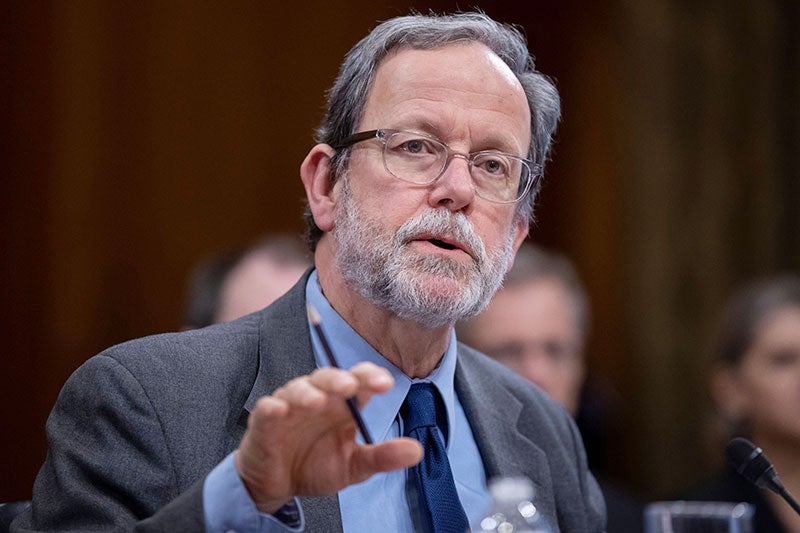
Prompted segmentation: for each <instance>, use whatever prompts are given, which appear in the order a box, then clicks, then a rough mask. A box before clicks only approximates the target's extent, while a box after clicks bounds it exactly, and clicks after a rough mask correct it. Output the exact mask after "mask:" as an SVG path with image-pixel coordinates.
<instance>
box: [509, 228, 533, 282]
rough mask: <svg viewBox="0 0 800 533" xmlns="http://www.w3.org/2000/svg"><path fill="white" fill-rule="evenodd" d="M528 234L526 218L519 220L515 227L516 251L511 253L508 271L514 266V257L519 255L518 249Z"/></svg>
mask: <svg viewBox="0 0 800 533" xmlns="http://www.w3.org/2000/svg"><path fill="white" fill-rule="evenodd" d="M527 236H528V224H527V223H526V222H525V221H524V220H518V221H517V223H516V227H515V228H514V253H513V254H511V258H510V259H509V260H508V264H507V265H506V273H508V271H509V270H511V267H512V266H514V257H516V255H517V250H519V247H520V246H522V243H523V242H524V241H525V238H526V237H527Z"/></svg>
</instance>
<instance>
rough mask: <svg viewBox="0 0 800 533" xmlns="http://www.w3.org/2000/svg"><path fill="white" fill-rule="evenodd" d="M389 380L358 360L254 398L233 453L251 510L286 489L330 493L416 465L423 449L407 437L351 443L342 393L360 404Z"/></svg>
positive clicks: (271, 508) (273, 502)
mask: <svg viewBox="0 0 800 533" xmlns="http://www.w3.org/2000/svg"><path fill="white" fill-rule="evenodd" d="M392 385H393V380H392V377H391V375H390V374H389V373H388V372H387V371H386V370H384V369H382V368H380V367H378V366H376V365H373V364H371V363H360V364H358V365H356V366H354V367H353V368H352V369H350V370H349V371H346V370H339V369H336V368H321V369H317V370H315V371H314V372H313V373H311V374H309V375H307V376H302V377H299V378H296V379H293V380H292V381H290V382H288V383H287V384H286V385H284V386H283V387H281V388H279V389H278V390H276V391H275V392H274V394H272V396H264V397H262V398H260V399H259V400H258V402H256V405H255V407H254V408H253V411H252V412H251V413H250V418H249V419H248V423H247V431H246V432H245V435H244V438H242V442H241V443H240V445H239V449H238V450H237V453H236V457H235V465H236V470H237V471H238V473H239V476H240V477H241V479H242V481H243V482H244V485H245V487H247V490H248V492H249V493H250V496H251V497H252V498H253V501H255V503H256V506H257V507H258V509H259V510H260V511H262V512H266V513H273V512H275V511H276V510H278V509H279V508H280V507H281V506H283V505H284V504H285V503H286V502H287V501H289V500H290V499H291V498H292V497H293V496H321V495H327V494H333V493H335V492H337V491H339V490H341V489H343V488H344V487H347V486H348V485H352V484H354V483H360V482H361V481H364V480H365V479H367V478H369V477H370V476H372V475H373V474H376V473H378V472H388V471H391V470H397V469H400V468H408V467H409V466H412V465H415V464H417V463H418V462H419V461H420V460H421V459H422V453H423V452H422V447H421V446H420V444H419V442H417V441H416V440H414V439H409V438H404V437H401V438H398V439H393V440H390V441H387V442H384V443H381V444H373V445H359V444H357V443H356V442H355V432H356V424H355V422H354V421H353V419H352V417H351V415H350V412H349V411H348V409H347V405H346V403H345V399H346V398H349V397H352V396H355V397H356V398H357V400H358V404H359V405H365V404H366V403H367V402H368V401H369V399H370V398H371V397H372V395H373V394H380V393H383V392H386V391H388V390H389V389H391V387H392Z"/></svg>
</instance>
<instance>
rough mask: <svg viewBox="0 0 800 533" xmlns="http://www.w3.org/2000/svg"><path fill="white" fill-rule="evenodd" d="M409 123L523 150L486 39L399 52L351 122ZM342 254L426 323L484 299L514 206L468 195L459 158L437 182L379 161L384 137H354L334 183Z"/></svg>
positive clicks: (503, 259)
mask: <svg viewBox="0 0 800 533" xmlns="http://www.w3.org/2000/svg"><path fill="white" fill-rule="evenodd" d="M379 128H383V129H398V130H410V131H416V132H421V133H425V134H428V135H433V136H435V137H437V138H438V139H440V140H441V141H443V142H445V143H446V144H447V145H448V146H449V147H450V148H451V149H452V150H454V151H457V152H460V153H464V154H466V153H469V152H474V151H479V150H497V151H502V152H507V153H511V154H514V155H519V156H525V155H526V154H527V150H528V146H529V139H530V137H529V135H530V113H529V110H528V104H527V100H526V98H525V94H524V92H523V90H522V87H521V86H520V84H519V82H518V81H517V79H516V78H515V77H514V75H513V74H512V73H511V72H510V70H509V69H508V67H507V66H506V65H505V64H503V63H502V61H500V59H499V58H497V56H495V55H494V54H492V53H491V52H490V51H489V50H488V49H487V48H485V47H484V46H483V45H478V44H474V43H472V44H457V45H450V46H446V47H443V48H439V49H436V50H430V51H420V50H402V51H400V52H397V53H394V54H392V55H390V56H389V57H388V58H387V59H385V60H384V61H383V63H382V64H381V66H380V67H379V68H378V71H377V74H376V78H375V83H374V85H373V88H372V91H371V93H370V96H369V98H368V100H367V103H366V107H365V111H364V117H363V119H362V121H361V124H360V127H359V130H361V131H363V130H369V129H379ZM336 189H337V190H336V197H337V210H336V223H335V227H334V232H333V233H334V236H335V238H336V241H337V243H338V251H337V259H338V264H339V266H340V268H341V269H342V271H343V272H344V275H345V277H346V278H347V279H348V280H349V281H350V282H351V283H352V284H354V286H355V287H356V288H357V289H358V290H359V291H360V292H361V293H362V294H363V295H364V296H366V297H367V298H369V299H371V300H372V301H374V302H376V303H378V304H379V305H381V306H383V307H387V308H389V309H390V310H392V311H393V312H395V313H397V314H398V315H400V316H401V317H404V318H410V319H413V320H416V321H418V322H420V323H423V324H426V325H429V326H431V327H438V326H442V325H446V324H452V323H453V322H455V321H456V320H458V319H460V318H464V317H467V316H471V315H473V314H474V313H476V312H478V311H479V310H480V309H482V308H483V307H484V306H485V304H486V303H487V302H488V300H489V298H490V297H491V295H492V294H493V293H494V291H495V290H496V288H497V287H498V286H499V284H500V282H501V280H502V277H503V275H504V273H505V271H506V270H507V268H508V266H509V264H510V261H511V258H512V257H513V253H514V251H515V250H516V247H517V246H518V244H519V242H521V240H522V238H524V236H525V234H526V230H527V229H526V228H525V227H524V225H523V224H521V223H518V222H516V221H515V218H514V213H515V209H516V206H515V205H514V204H496V203H491V202H489V201H486V200H484V199H482V198H479V197H477V196H476V195H475V191H474V188H473V182H472V179H471V176H470V173H469V169H468V165H467V163H466V161H464V160H463V159H461V158H455V159H453V160H452V161H451V163H450V165H449V166H448V167H447V170H446V171H445V172H444V174H443V175H442V176H441V177H440V178H439V179H438V180H437V181H435V182H434V183H432V184H428V185H415V184H412V183H407V182H404V181H400V180H398V179H397V178H395V177H393V176H392V175H391V174H389V173H388V171H386V169H385V168H384V166H383V160H382V157H381V143H380V142H379V141H367V142H363V143H359V144H357V145H355V146H354V147H353V151H352V154H351V159H350V165H349V169H348V173H347V177H346V178H345V179H342V180H340V181H339V182H338V183H337V185H336Z"/></svg>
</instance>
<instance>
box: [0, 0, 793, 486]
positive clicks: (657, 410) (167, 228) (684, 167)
mask: <svg viewBox="0 0 800 533" xmlns="http://www.w3.org/2000/svg"><path fill="white" fill-rule="evenodd" d="M457 5H459V4H456V3H454V2H445V1H438V2H437V1H431V2H413V1H412V2H411V3H409V4H405V3H403V4H400V3H398V2H396V1H375V0H371V1H365V0H352V1H349V2H343V1H327V2H291V3H280V5H278V3H273V2H258V1H252V2H245V1H235V2H193V1H188V0H184V1H177V0H176V1H165V2H155V1H145V2H122V1H120V2H106V1H100V0H96V1H75V2H61V1H55V0H53V1H43V2H27V1H17V2H5V3H3V4H2V6H1V7H0V39H1V41H0V73H1V74H0V79H1V80H2V82H1V83H2V85H0V135H2V143H1V144H0V146H1V147H2V153H1V155H2V160H1V162H0V163H1V166H0V183H1V185H0V202H1V203H0V216H2V219H0V223H1V224H2V225H1V226H0V228H2V231H0V238H2V242H1V243H0V244H1V246H2V262H0V298H1V299H0V313H2V314H1V315H0V328H1V329H0V336H1V337H0V339H2V341H0V342H2V346H3V349H2V355H0V364H1V365H2V366H1V367H0V376H2V377H1V378H0V379H2V382H0V409H2V412H0V465H1V466H0V501H3V500H13V499H27V498H29V497H30V490H31V485H32V483H33V479H34V477H35V474H36V471H37V469H38V467H39V465H40V464H41V462H42V460H43V459H44V454H45V442H44V422H45V419H46V417H47V413H48V412H49V410H50V408H51V407H52V404H53V402H54V401H55V398H56V395H57V393H58V391H59V389H60V387H61V385H62V384H63V382H64V381H65V379H66V378H67V377H68V375H69V374H70V373H71V372H72V371H73V370H74V369H75V368H76V367H77V366H78V365H80V364H81V363H82V362H83V361H84V360H86V359H87V358H88V357H90V356H91V355H93V354H94V353H96V352H98V351H100V350H101V349H103V348H105V347H107V346H109V345H111V344H114V343H117V342H121V341H124V340H127V339H130V338H133V337H137V336H142V335H147V334H151V333H157V332H162V331H168V330H175V329H178V328H179V327H180V325H181V313H182V300H183V295H184V289H185V282H186V277H187V275H188V273H189V270H190V268H191V266H192V265H193V264H194V263H195V262H196V261H198V260H199V259H201V258H203V257H205V256H206V255H207V254H209V253H212V252H215V251H217V250H220V249H223V248H228V247H231V246H237V245H243V244H247V243H249V242H251V241H252V240H253V239H255V238H256V237H258V236H260V235H262V234H263V233H265V232H268V231H289V232H294V233H298V234H299V233H301V232H302V230H303V224H302V220H301V212H302V206H303V190H302V187H301V184H300V180H299V177H298V176H299V173H298V168H299V165H300V162H301V161H302V159H303V157H304V156H305V154H306V152H307V151H308V149H309V148H310V147H311V146H312V142H313V141H312V131H313V128H314V127H315V126H316V124H317V122H318V121H319V120H320V118H321V114H322V106H323V95H324V91H325V90H326V88H327V87H328V86H329V85H330V83H331V82H332V80H333V78H334V77H335V75H336V73H337V70H338V66H339V63H340V61H341V58H342V56H343V54H344V53H345V52H346V50H347V49H348V48H349V47H350V46H351V45H352V44H354V42H355V41H356V40H357V39H359V38H361V37H362V36H363V35H365V34H366V33H367V31H368V30H369V29H371V28H372V27H373V26H374V25H375V24H376V22H377V21H379V20H384V19H386V18H389V17H392V16H395V15H401V14H406V13H407V12H408V11H409V8H411V7H414V8H416V9H418V10H420V11H427V10H428V9H429V8H432V9H435V10H436V11H443V10H444V11H451V10H453V9H454V8H455V7H456V6H457ZM798 5H800V4H798V3H797V2H795V1H792V0H783V1H781V0H764V1H760V2H749V1H744V0H730V1H724V0H719V1H711V0H704V1H703V0H701V1H692V2H685V1H677V0H642V1H632V0H631V1H622V0H619V1H608V2H579V1H577V0H565V1H535V0H529V1H527V2H520V1H518V0H513V1H502V2H489V3H485V4H481V7H482V9H484V10H485V11H486V12H488V13H489V14H490V15H492V16H494V17H495V18H497V19H499V20H503V21H507V22H514V23H517V24H519V25H521V26H522V28H523V29H524V31H525V33H526V35H527V37H528V40H529V43H530V48H531V50H532V51H533V53H534V55H535V57H536V60H537V64H538V66H539V68H540V69H541V70H542V71H544V72H545V73H548V74H550V75H551V76H552V77H554V78H555V80H556V81H557V84H558V86H559V89H560V91H561V93H562V97H563V119H562V124H561V127H560V129H559V132H558V137H557V143H556V145H555V152H554V161H553V163H552V164H551V165H550V166H549V167H548V172H547V176H546V183H545V186H544V190H543V192H542V195H541V198H540V201H539V205H538V216H537V218H538V222H537V224H536V226H535V227H534V228H533V229H532V239H533V240H534V241H536V242H539V243H542V244H545V245H548V246H550V247H553V248H556V249H558V250H561V251H563V252H565V253H567V254H569V255H570V256H571V257H573V258H574V259H575V261H576V263H577V264H578V267H579V269H580V271H581V273H582V275H583V277H584V279H585V281H586V284H587V286H588V289H589V292H590V294H591V297H592V302H593V307H594V309H593V310H594V313H593V314H594V327H593V335H592V340H591V345H590V355H589V357H590V366H591V370H592V373H594V374H595V375H597V376H601V377H602V378H604V379H606V380H607V382H608V383H609V384H610V385H611V386H612V387H613V389H614V390H615V391H616V393H617V394H618V399H619V400H620V405H619V411H618V412H616V413H615V415H614V419H615V421H616V422H617V423H618V424H617V425H618V426H619V427H620V428H621V430H622V431H621V432H620V433H618V434H615V435H612V436H610V437H609V439H610V442H609V443H608V444H610V446H609V449H610V450H611V451H610V457H609V459H610V462H611V467H610V469H611V472H610V473H611V475H612V477H615V478H617V479H618V480H619V481H621V482H622V483H623V484H624V485H627V486H628V487H630V488H632V489H634V490H635V491H637V492H639V493H640V494H641V495H642V496H643V497H644V498H645V499H655V498H661V497H665V496H666V495H669V494H670V493H671V491H673V490H675V489H676V488H677V487H680V486H682V485H683V484H685V483H687V482H690V481H692V480H694V479H696V478H697V477H698V476H700V475H702V474H703V473H705V472H707V471H708V470H709V469H710V468H711V467H713V466H714V465H715V463H716V462H718V460H719V452H718V451H710V452H709V450H708V448H709V447H708V446H707V444H708V442H707V441H708V439H707V437H706V436H707V433H708V432H707V431H706V427H707V422H706V415H707V410H708V409H707V407H708V401H707V396H706V383H705V364H706V354H707V353H708V347H709V341H710V339H711V333H712V332H713V325H714V321H715V319H716V316H717V311H718V309H719V306H720V305H721V303H722V302H723V301H724V298H725V296H727V294H728V293H729V291H730V290H731V288H732V287H734V286H735V285H736V284H738V283H740V282H741V281H743V280H745V279H749V278H750V277H752V276H755V275H762V274H768V273H772V272H776V271H780V270H786V269H794V270H798V269H800V242H799V241H798V234H799V233H800V209H798V201H800V176H799V175H798V163H800V161H798V154H799V153H800V133H799V132H800V80H798V72H800V59H799V56H800V43H799V42H798V35H800V8H799V7H798ZM472 6H473V4H472V3H470V4H460V7H461V8H463V9H469V8H471V7H472ZM174 386H176V387H180V386H181V384H180V383H175V384H174ZM198 438H202V436H198ZM98 453H102V450H98Z"/></svg>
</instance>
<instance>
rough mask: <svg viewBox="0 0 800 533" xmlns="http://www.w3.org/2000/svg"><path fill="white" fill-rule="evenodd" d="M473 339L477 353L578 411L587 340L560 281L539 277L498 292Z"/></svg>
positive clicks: (474, 326) (475, 323)
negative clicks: (584, 342)
mask: <svg viewBox="0 0 800 533" xmlns="http://www.w3.org/2000/svg"><path fill="white" fill-rule="evenodd" d="M469 338H470V342H471V344H473V346H474V347H475V348H477V349H478V350H480V351H482V352H484V353H486V354H487V355H490V356H492V357H493V358H495V359H497V360H498V361H500V362H501V363H503V364H505V365H506V366H508V367H510V368H511V369H512V370H514V371H516V372H517V373H518V374H520V375H522V376H523V377H525V378H527V379H528V380H529V381H531V382H533V383H536V384H537V385H539V386H540V387H542V389H544V391H545V392H546V393H547V394H548V395H550V396H551V397H552V398H554V399H555V400H556V401H558V402H559V403H561V404H562V405H564V406H565V407H566V408H567V410H569V411H570V412H571V413H572V414H573V415H574V414H575V413H576V412H577V408H578V399H579V396H580V388H581V385H582V383H583V379H584V362H583V356H582V335H581V331H580V326H579V324H578V320H577V316H576V314H575V309H574V306H573V303H572V299H571V298H570V295H569V293H568V292H567V290H566V288H565V287H564V285H563V284H562V283H561V282H560V281H558V280H557V279H555V278H539V279H536V280H532V281H528V282H525V283H523V284H520V285H514V286H512V287H507V288H504V289H503V290H501V291H499V292H498V293H497V294H496V295H495V297H494V298H493V299H492V301H491V303H490V304H489V307H487V308H486V311H484V312H483V313H481V314H480V315H479V316H477V317H475V318H474V319H473V320H472V321H470V323H469Z"/></svg>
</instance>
